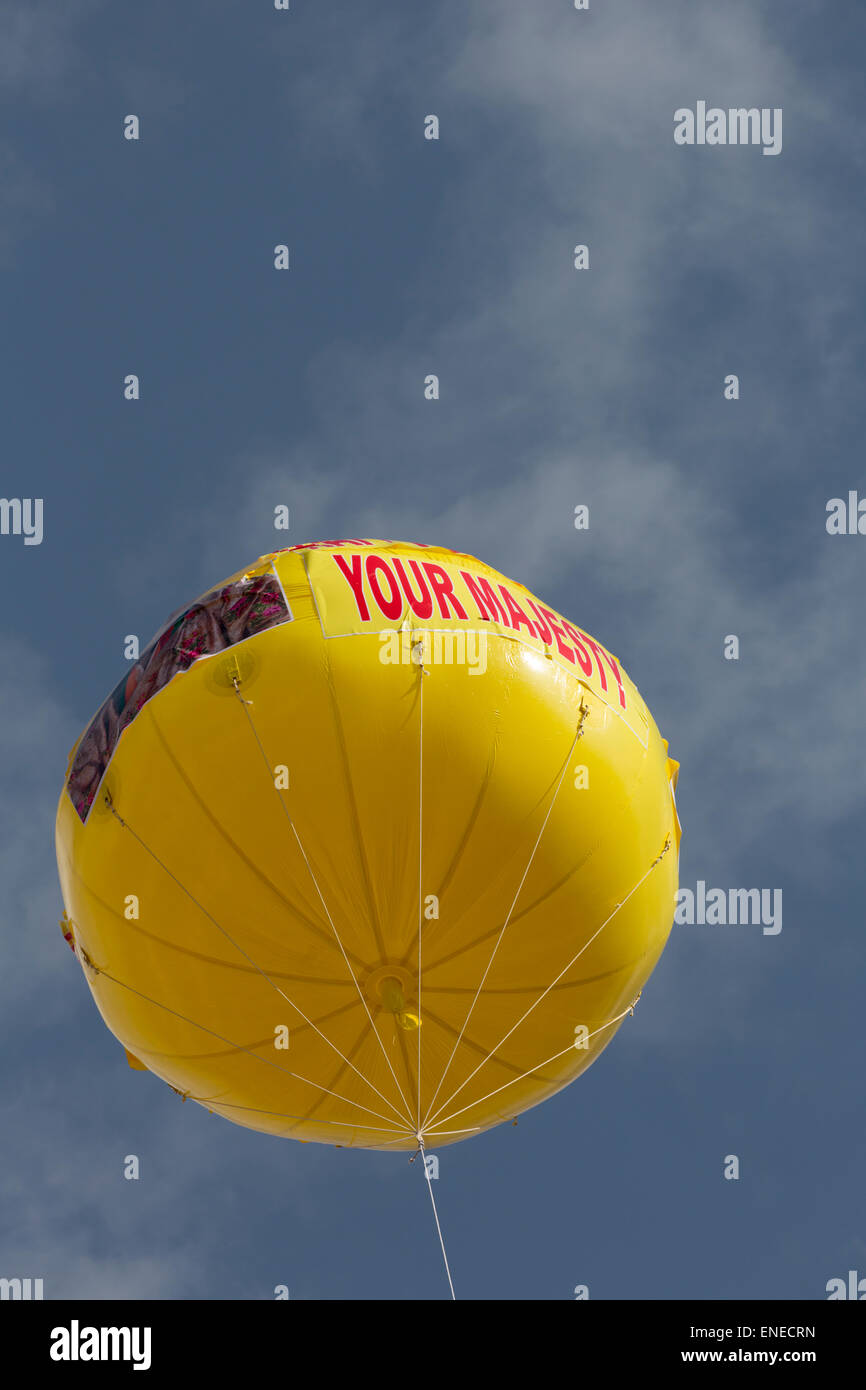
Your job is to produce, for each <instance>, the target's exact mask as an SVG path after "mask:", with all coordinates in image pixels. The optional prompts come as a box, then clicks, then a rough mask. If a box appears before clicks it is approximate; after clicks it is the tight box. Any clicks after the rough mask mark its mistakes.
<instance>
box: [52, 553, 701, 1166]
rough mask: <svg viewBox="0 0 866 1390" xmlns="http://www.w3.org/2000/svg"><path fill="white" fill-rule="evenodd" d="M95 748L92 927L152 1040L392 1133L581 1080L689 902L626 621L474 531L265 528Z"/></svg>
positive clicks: (84, 826)
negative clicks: (537, 577) (456, 543)
mask: <svg viewBox="0 0 866 1390" xmlns="http://www.w3.org/2000/svg"><path fill="white" fill-rule="evenodd" d="M130 663H131V664H130V669H129V671H128V673H127V675H126V676H125V677H124V679H123V680H122V681H121V682H120V684H119V685H118V686H117V688H116V689H115V691H114V692H113V693H112V695H111V696H109V698H108V700H106V702H105V703H104V705H103V706H102V707H101V709H100V710H99V712H98V713H97V715H96V716H95V718H94V719H93V720H92V722H91V724H90V725H89V726H88V728H87V730H86V731H85V733H84V734H83V735H82V737H81V739H79V741H78V743H77V744H76V745H75V748H74V749H73V750H72V753H71V754H70V761H69V767H68V769H67V780H66V785H65V786H64V789H63V792H62V794H61V797H60V804H59V807H58V813H57V856H58V865H59V871H60V878H61V884H62V888H63V898H64V903H65V907H66V916H65V918H64V922H63V924H62V925H63V928H64V935H65V936H66V939H67V941H69V942H70V944H72V946H73V949H74V950H75V952H76V954H77V956H78V959H79V960H80V962H81V965H82V969H83V971H84V975H85V978H86V980H87V983H88V985H89V987H90V989H91V992H92V994H93V996H94V999H95V1000H96V1004H97V1007H98V1008H99V1011H100V1013H101V1014H102V1017H103V1019H104V1021H105V1023H106V1025H107V1026H108V1028H109V1029H110V1030H111V1031H112V1033H114V1034H115V1036H116V1037H117V1038H118V1039H119V1040H120V1042H121V1043H122V1045H123V1047H124V1048H125V1049H126V1051H127V1056H128V1059H129V1061H130V1064H131V1065H132V1066H136V1067H138V1068H141V1069H147V1070H149V1071H151V1072H153V1073H155V1075H157V1076H159V1077H161V1078H162V1079H163V1080H164V1081H166V1082H167V1083H168V1084H169V1085H170V1086H172V1087H173V1088H174V1089H175V1090H176V1091H178V1092H179V1093H180V1094H181V1095H182V1096H183V1097H184V1099H186V1098H189V1099H192V1100H195V1101H197V1102H198V1103H199V1104H201V1105H203V1106H205V1108H206V1109H208V1110H209V1111H212V1112H214V1113H216V1114H219V1115H223V1116H225V1117H226V1118H227V1119H230V1120H233V1121H235V1123H237V1124H242V1125H246V1126H249V1127H250V1128H252V1129H257V1130H262V1131H265V1132H267V1133H269V1134H275V1135H283V1136H288V1137H291V1138H296V1139H302V1140H305V1141H306V1140H314V1141H318V1142H320V1143H328V1144H341V1145H352V1146H356V1147H362V1148H375V1149H387V1150H399V1149H411V1150H414V1149H417V1147H418V1144H419V1140H420V1141H421V1142H423V1143H424V1144H425V1145H433V1144H435V1145H437V1146H438V1145H443V1144H447V1143H454V1142H457V1141H459V1140H461V1139H465V1138H468V1137H471V1136H472V1135H473V1134H478V1133H480V1132H481V1131H482V1130H486V1129H489V1128H490V1127H492V1126H494V1125H497V1124H501V1123H503V1122H504V1121H506V1120H512V1119H513V1118H514V1116H516V1115H518V1114H520V1113H521V1112H522V1111H524V1110H526V1109H528V1108H529V1107H530V1106H533V1105H537V1104H538V1103H539V1102H540V1101H542V1100H544V1099H546V1098H547V1097H548V1096H551V1095H553V1094H554V1093H555V1092H556V1091H558V1090H560V1089H561V1088H562V1087H563V1086H566V1085H567V1084H568V1083H569V1082H571V1081H573V1080H574V1079H575V1077H577V1076H578V1075H579V1074H580V1073H581V1072H582V1071H584V1070H585V1069H586V1067H588V1066H589V1065H590V1063H591V1062H593V1061H594V1060H595V1058H596V1057H597V1056H598V1055H599V1053H600V1052H601V1051H602V1049H603V1048H604V1047H605V1046H606V1045H607V1043H608V1042H610V1040H611V1038H612V1037H613V1035H614V1033H615V1031H616V1029H617V1028H618V1027H619V1026H620V1024H621V1022H622V1020H623V1018H625V1017H626V1016H627V1015H628V1014H629V1013H630V1012H631V1010H632V1008H633V1005H634V1003H635V1002H636V1000H637V997H638V995H639V993H640V990H641V988H642V987H643V985H644V983H645V981H646V979H647V977H648V976H649V974H650V972H651V971H652V969H653V967H654V966H655V964H656V961H657V960H658V958H659V955H660V954H661V951H662V949H663V947H664V944H665V941H666V939H667V936H668V933H669V931H670V927H671V922H672V918H673V910H674V897H675V893H676V887H677V866H678V855H679V841H680V827H679V822H678V819H677V812H676V806H675V801H674V794H673V793H674V787H675V785H676V773H677V764H676V763H675V762H673V761H672V760H671V759H670V758H668V756H667V744H666V743H665V742H664V741H663V740H662V739H661V737H660V736H659V732H658V730H657V728H656V725H655V723H654V722H653V719H652V717H651V715H650V714H649V711H648V710H647V708H646V706H645V704H644V702H643V700H642V699H641V697H640V695H639V694H638V691H637V690H636V688H635V686H634V685H633V684H632V682H631V681H630V680H629V678H628V676H627V675H626V673H625V671H624V670H623V668H622V666H621V664H620V663H619V661H618V660H617V659H616V658H615V657H613V656H612V655H611V653H610V652H608V651H607V649H606V648H605V647H603V646H602V645H601V644H600V643H599V642H597V641H595V640H594V639H593V638H591V637H590V636H589V635H588V634H587V633H585V632H583V631H582V630H581V629H579V628H576V627H575V626H574V625H573V624H571V623H570V622H568V621H567V620H566V619H565V618H563V617H562V616H561V615H560V614H558V613H557V612H555V611H554V610H552V609H550V608H548V607H547V606H546V605H544V604H543V603H542V602H541V601H540V600H539V599H538V598H536V597H535V596H534V595H532V594H531V593H529V591H528V590H527V589H525V588H524V587H523V586H522V585H520V584H517V583H515V582H514V581H513V580H510V579H506V578H505V577H504V576H503V575H501V574H499V573H498V572H497V571H496V570H493V569H491V568H490V567H489V566H487V565H484V564H482V563H481V562H480V561H478V560H475V559H473V558H472V557H471V556H468V555H462V554H458V553H456V552H454V551H451V550H446V549H442V548H437V547H433V546H421V545H412V544H407V543H398V542H393V541H371V540H347V541H327V542H319V543H314V544H311V545H307V546H295V547H294V548H292V549H290V550H282V551H278V552H276V553H274V554H271V555H266V556H263V557H262V558H261V559H260V560H258V561H257V562H256V564H254V565H253V566H251V567H250V568H249V569H248V570H246V571H243V572H241V573H239V574H236V575H233V576H232V577H231V578H230V579H228V580H226V581H225V582H224V583H223V584H221V585H220V586H219V588H217V589H214V590H211V591H210V592H209V593H207V594H205V595H203V596H202V598H200V599H199V600H198V601H197V602H196V603H195V604H193V605H192V606H191V607H190V608H188V609H185V610H184V611H182V612H181V613H179V614H178V615H177V616H175V617H174V618H173V619H172V620H171V621H170V622H169V623H168V624H167V625H166V626H165V627H164V628H163V629H162V630H161V631H160V633H158V634H157V636H156V638H154V640H153V642H152V643H151V644H150V645H149V647H148V648H147V649H146V650H145V651H144V652H143V653H142V654H141V655H140V656H132V657H131V658H130Z"/></svg>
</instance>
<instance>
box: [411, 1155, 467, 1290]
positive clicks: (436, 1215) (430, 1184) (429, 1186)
mask: <svg viewBox="0 0 866 1390" xmlns="http://www.w3.org/2000/svg"><path fill="white" fill-rule="evenodd" d="M418 1147H419V1149H420V1150H421V1161H422V1162H423V1164H424V1176H425V1178H426V1179H427V1189H428V1191H429V1193H430V1201H431V1202H432V1204H433V1219H434V1220H435V1222H436V1230H437V1232H438V1234H439V1246H440V1248H441V1250H442V1259H443V1260H444V1262H445V1273H446V1274H447V1276H448V1287H449V1289H450V1290H451V1298H452V1300H453V1302H455V1303H456V1302H457V1295H456V1293H455V1292H454V1281H453V1279H452V1278H451V1270H450V1268H449V1267H448V1256H447V1255H446V1254H445V1241H444V1240H443V1238H442V1227H441V1226H440V1225H439V1213H438V1211H437V1210H436V1198H435V1197H434V1196H433V1182H432V1180H431V1178H430V1172H429V1169H428V1167H427V1154H426V1153H425V1151H424V1142H423V1140H422V1139H419V1140H418Z"/></svg>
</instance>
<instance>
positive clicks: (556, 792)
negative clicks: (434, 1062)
mask: <svg viewBox="0 0 866 1390" xmlns="http://www.w3.org/2000/svg"><path fill="white" fill-rule="evenodd" d="M588 713H589V710H588V707H587V706H586V705H585V704H584V703H583V700H581V704H580V719H579V721H578V725H577V729H576V731H575V735H574V738H573V739H572V741H571V747H570V748H569V750H568V754H567V756H566V758H565V761H564V762H563V764H562V771H561V773H560V774H559V780H558V781H557V783H556V788H555V790H554V793H553V796H552V798H551V802H550V805H549V806H548V808H547V814H546V815H545V817H544V820H543V821H542V823H541V829H540V830H539V832H538V835H537V836H536V840H535V844H534V845H533V846H532V853H531V854H530V856H529V862H528V863H527V865H526V868H525V869H524V871H523V877H522V878H521V880H520V882H519V884H518V885H517V892H516V893H515V894H514V898H513V899H512V902H511V906H510V907H509V909H508V916H507V917H506V918H505V921H504V923H503V925H502V930H501V931H500V933H499V935H498V937H497V938H496V944H495V946H494V947H493V950H492V952H491V953H490V959H489V960H488V962H487V965H486V967H485V970H484V974H483V975H482V976H481V981H480V983H479V985H478V988H477V990H476V991H475V997H474V998H473V1000H472V1003H471V1004H470V1005H469V1012H468V1013H467V1015H466V1017H465V1019H464V1020H463V1027H462V1028H461V1029H460V1032H459V1034H458V1036H457V1040H456V1042H455V1043H454V1046H453V1048H452V1049H451V1056H450V1057H449V1058H448V1061H447V1063H446V1064H445V1070H444V1071H443V1073H442V1075H441V1076H440V1078H439V1085H438V1086H437V1087H436V1090H435V1091H434V1092H433V1098H432V1100H431V1101H430V1104H429V1106H428V1108H427V1114H426V1115H425V1116H424V1127H425V1128H426V1125H427V1122H428V1120H429V1119H430V1112H431V1110H432V1109H433V1106H434V1105H435V1104H436V1097H437V1096H438V1094H439V1092H440V1090H441V1089H442V1083H443V1081H444V1080H445V1077H446V1076H447V1075H448V1072H449V1070H450V1067H451V1063H452V1062H453V1061H454V1057H455V1055H456V1053H457V1049H458V1047H459V1046H460V1044H461V1042H462V1041H463V1034H464V1033H465V1032H466V1028H467V1025H468V1023H469V1020H470V1018H471V1017H472V1013H473V1010H474V1008H475V1005H476V1004H477V1003H478V998H479V995H480V994H481V991H482V989H483V988H484V981H485V980H486V979H487V976H488V975H489V973H490V967H491V966H492V965H493V961H494V959H495V956H496V953H497V951H498V950H499V947H500V945H501V943H502V938H503V936H504V935H505V932H506V929H507V927H508V924H509V922H510V921H511V916H512V913H513V912H514V909H515V907H516V906H517V899H518V898H519V897H520V894H521V891H522V889H523V885H524V883H525V882H526V877H527V874H528V873H529V870H530V869H531V868H532V863H533V860H534V859H535V854H536V851H537V849H538V846H539V845H540V844H541V837H542V835H543V834H544V831H545V827H546V826H547V822H548V821H549V820H550V816H551V812H552V811H553V808H554V806H555V805H556V799H557V797H558V796H559V789H560V787H561V786H562V782H563V778H564V777H565V774H566V772H567V771H568V765H569V763H570V762H571V757H572V754H573V753H574V749H575V747H576V745H577V741H578V739H579V738H580V736H581V734H582V733H583V725H584V721H585V720H586V716H587V714H588ZM473 1075H474V1073H473ZM465 1084H466V1083H465V1082H464V1085H465ZM454 1094H455V1095H456V1094H457V1093H456V1091H455V1092H454ZM445 1104H446V1105H447V1104H448V1102H447V1101H446V1102H445ZM439 1109H440V1110H441V1109H442V1107H441V1106H440V1107H439ZM436 1113H437V1114H438V1113H439V1111H437V1112H436ZM418 1128H419V1129H421V1128H422V1126H421V1125H419V1126H418Z"/></svg>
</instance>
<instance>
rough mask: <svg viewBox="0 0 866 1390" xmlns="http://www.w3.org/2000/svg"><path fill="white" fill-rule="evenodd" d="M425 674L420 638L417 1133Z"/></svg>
mask: <svg viewBox="0 0 866 1390" xmlns="http://www.w3.org/2000/svg"><path fill="white" fill-rule="evenodd" d="M426 674H427V672H426V671H425V670H424V644H423V639H422V642H421V660H420V661H419V663H418V679H419V681H420V687H419V696H418V699H419V705H418V1068H417V1071H418V1077H417V1089H418V1109H417V1115H416V1126H417V1129H418V1132H419V1133H420V1131H421V1023H422V1017H421V922H422V908H423V901H424V898H423V894H424V889H423V884H422V874H423V872H424V677H425V675H426ZM431 1196H432V1193H431Z"/></svg>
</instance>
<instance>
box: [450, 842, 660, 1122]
mask: <svg viewBox="0 0 866 1390" xmlns="http://www.w3.org/2000/svg"><path fill="white" fill-rule="evenodd" d="M670 847H671V837H670V835H668V836H667V838H666V839H665V843H664V848H663V849H662V851H661V854H658V855H656V857H655V859H654V860H653V862H652V863H651V864H650V866H649V868H648V869H647V871H646V873H645V874H643V875H642V877H641V878H639V879H638V881H637V883H636V884H635V885H634V887H633V888H630V889H629V891H628V893H626V895H625V897H624V898H623V899H622V901H621V902H618V903H617V905H616V907H615V908H614V909H613V912H611V913H610V914H609V916H607V917H606V918H605V920H604V921H603V922H602V924H601V926H600V927H599V928H598V929H597V930H596V931H594V932H593V934H592V936H591V937H590V938H589V940H588V941H585V942H584V943H583V945H582V946H581V948H580V950H579V951H578V952H577V954H576V955H574V956H572V958H571V960H570V961H569V962H568V964H567V965H566V966H564V967H563V969H562V970H560V972H559V974H558V975H557V977H556V979H555V980H552V981H551V983H550V984H549V985H548V986H547V989H546V990H545V991H544V993H543V994H539V996H538V998H537V999H536V1000H535V1002H534V1003H533V1004H530V1006H529V1008H528V1009H527V1010H526V1012H525V1013H524V1014H522V1015H521V1017H520V1018H519V1019H518V1020H517V1022H516V1023H515V1024H514V1026H513V1027H512V1028H509V1030H508V1032H507V1033H506V1034H505V1036H504V1037H502V1038H500V1039H499V1042H498V1043H497V1044H496V1046H495V1047H494V1048H492V1049H491V1051H490V1052H488V1054H487V1056H486V1057H483V1058H482V1060H481V1061H480V1062H479V1063H478V1066H477V1067H476V1068H475V1070H474V1071H473V1072H470V1074H469V1075H468V1076H467V1078H466V1080H465V1081H462V1082H461V1083H460V1085H459V1086H458V1087H457V1089H456V1090H455V1091H452V1093H451V1095H450V1096H449V1098H448V1100H446V1101H445V1102H443V1104H442V1105H440V1107H439V1109H438V1110H437V1111H436V1115H440V1114H441V1113H442V1111H443V1110H444V1109H445V1106H446V1105H448V1104H450V1102H451V1101H452V1100H453V1099H454V1097H455V1096H458V1095H459V1094H460V1092H461V1091H462V1090H463V1088H464V1086H468V1085H469V1082H470V1081H471V1080H472V1078H473V1076H477V1074H478V1072H480V1070H481V1068H482V1067H483V1066H486V1064H487V1063H488V1062H489V1061H490V1059H491V1057H495V1055H496V1053H497V1052H498V1051H499V1049H500V1047H501V1046H502V1044H503V1043H504V1042H507V1041H508V1039H509V1038H510V1037H511V1034H512V1033H514V1032H516V1030H517V1029H518V1028H519V1027H520V1025H521V1023H523V1021H524V1019H527V1018H528V1017H529V1015H530V1014H531V1013H532V1011H533V1010H534V1009H537V1008H538V1005H539V1004H540V1003H541V1001H542V999H544V998H545V997H546V996H547V995H548V994H549V993H550V991H551V990H552V989H553V988H554V986H555V985H557V984H558V983H559V981H560V980H561V979H562V977H563V975H566V974H567V973H568V971H569V970H570V969H571V967H572V966H573V965H574V963H575V961H577V960H579V959H580V957H581V956H582V955H583V953H584V951H585V950H587V948H588V947H589V946H591V945H592V943H593V941H595V939H596V937H597V936H600V935H601V933H602V932H603V931H604V929H605V927H606V926H607V925H608V923H609V922H612V921H613V919H614V917H615V916H616V914H617V913H618V912H619V910H620V908H622V907H625V905H626V903H627V902H628V900H629V898H631V897H633V896H634V894H635V893H636V892H637V890H638V889H639V888H640V887H641V885H642V884H643V883H645V882H646V880H647V879H648V878H649V876H650V874H651V873H652V871H653V869H654V868H655V866H656V864H658V863H659V862H660V861H661V860H662V859H664V857H665V855H666V854H667V852H668V850H669V849H670ZM476 1103H477V1102H476ZM467 1108H468V1107H467ZM436 1115H433V1116H432V1120H435V1119H436ZM428 1121H430V1116H429V1112H428V1116H427V1118H426V1119H425V1121H424V1127H425V1129H426V1127H427V1124H428ZM431 1122H432V1121H431Z"/></svg>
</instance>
